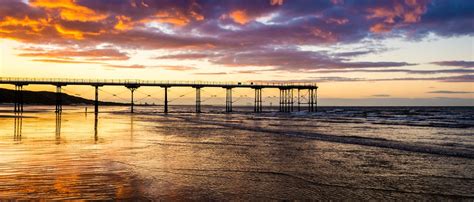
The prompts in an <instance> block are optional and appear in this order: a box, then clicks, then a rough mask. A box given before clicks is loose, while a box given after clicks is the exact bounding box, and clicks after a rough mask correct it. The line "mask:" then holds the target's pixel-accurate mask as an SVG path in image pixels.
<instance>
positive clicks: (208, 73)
mask: <svg viewBox="0 0 474 202" xmlns="http://www.w3.org/2000/svg"><path fill="white" fill-rule="evenodd" d="M226 74H227V72H197V73H194V75H226Z"/></svg>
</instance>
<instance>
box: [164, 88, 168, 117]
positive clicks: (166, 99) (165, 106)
mask: <svg viewBox="0 0 474 202" xmlns="http://www.w3.org/2000/svg"><path fill="white" fill-rule="evenodd" d="M164 102H165V103H164V108H165V109H164V110H165V113H168V87H165V101H164Z"/></svg>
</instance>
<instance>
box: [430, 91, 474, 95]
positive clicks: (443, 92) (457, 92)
mask: <svg viewBox="0 0 474 202" xmlns="http://www.w3.org/2000/svg"><path fill="white" fill-rule="evenodd" d="M427 93H433V94H471V93H474V92H471V91H449V90H437V91H430V92H427Z"/></svg>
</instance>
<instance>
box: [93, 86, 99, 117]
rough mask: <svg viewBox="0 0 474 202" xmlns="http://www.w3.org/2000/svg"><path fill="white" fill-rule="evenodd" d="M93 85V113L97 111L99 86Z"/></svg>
mask: <svg viewBox="0 0 474 202" xmlns="http://www.w3.org/2000/svg"><path fill="white" fill-rule="evenodd" d="M94 87H95V100H94V114H97V113H99V86H94Z"/></svg>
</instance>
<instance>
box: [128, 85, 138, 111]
mask: <svg viewBox="0 0 474 202" xmlns="http://www.w3.org/2000/svg"><path fill="white" fill-rule="evenodd" d="M125 87H127V88H128V89H129V90H130V94H131V97H130V113H134V110H133V108H134V106H135V102H134V100H133V94H134V92H135V90H137V89H138V87H140V86H137V85H127V86H125Z"/></svg>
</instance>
